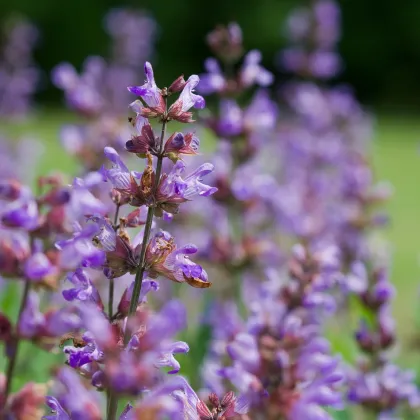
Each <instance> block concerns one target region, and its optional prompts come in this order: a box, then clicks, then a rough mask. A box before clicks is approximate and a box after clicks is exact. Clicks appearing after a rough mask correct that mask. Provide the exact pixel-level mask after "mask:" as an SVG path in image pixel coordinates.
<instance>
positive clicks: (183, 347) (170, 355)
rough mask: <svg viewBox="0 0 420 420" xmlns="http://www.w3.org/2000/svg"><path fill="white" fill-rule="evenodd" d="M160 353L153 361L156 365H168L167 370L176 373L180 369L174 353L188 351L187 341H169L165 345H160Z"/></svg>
mask: <svg viewBox="0 0 420 420" xmlns="http://www.w3.org/2000/svg"><path fill="white" fill-rule="evenodd" d="M162 347H163V349H162V353H161V356H160V357H159V359H158V361H157V362H156V363H155V366H156V367H159V368H161V367H170V368H171V370H170V371H168V373H170V374H175V373H178V372H179V370H180V369H181V365H180V363H179V362H178V361H177V360H176V359H175V357H174V354H177V353H188V351H189V350H190V348H189V346H188V344H187V343H185V342H184V341H176V342H174V343H170V344H169V345H167V346H165V345H164V346H162Z"/></svg>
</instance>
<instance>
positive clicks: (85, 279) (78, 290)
mask: <svg viewBox="0 0 420 420" xmlns="http://www.w3.org/2000/svg"><path fill="white" fill-rule="evenodd" d="M67 280H68V281H70V282H71V283H73V284H74V286H75V287H74V288H72V289H67V290H63V297H64V299H66V300H67V301H70V302H71V301H74V300H79V301H81V302H87V301H91V302H94V303H96V304H97V305H98V306H99V307H101V308H103V304H102V300H101V297H100V295H99V293H98V290H97V289H96V287H95V285H94V284H93V283H92V281H91V280H90V278H89V276H88V274H87V273H86V271H84V270H83V269H81V268H78V269H77V270H76V271H75V272H74V273H70V274H68V275H67Z"/></svg>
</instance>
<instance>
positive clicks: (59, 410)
mask: <svg viewBox="0 0 420 420" xmlns="http://www.w3.org/2000/svg"><path fill="white" fill-rule="evenodd" d="M46 403H47V405H48V407H49V408H50V410H51V415H50V416H44V417H42V419H43V420H54V419H55V420H71V418H70V416H69V415H68V414H67V413H66V412H65V410H64V408H63V407H62V406H61V404H60V403H59V402H58V400H57V398H54V397H47V398H46Z"/></svg>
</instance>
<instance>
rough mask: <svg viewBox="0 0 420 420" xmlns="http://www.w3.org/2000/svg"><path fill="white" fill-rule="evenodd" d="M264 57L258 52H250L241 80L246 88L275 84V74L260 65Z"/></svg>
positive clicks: (245, 60)
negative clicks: (255, 85)
mask: <svg viewBox="0 0 420 420" xmlns="http://www.w3.org/2000/svg"><path fill="white" fill-rule="evenodd" d="M261 59H262V56H261V53H260V52H259V51H258V50H252V51H250V52H249V53H248V54H247V55H246V56H245V59H244V64H243V66H242V69H241V74H240V80H241V84H242V85H243V86H244V87H250V86H252V85H254V84H257V85H259V86H262V87H265V86H269V85H271V83H273V79H274V77H273V74H272V73H270V72H269V71H268V70H266V69H265V68H264V67H262V66H261V65H260V62H261Z"/></svg>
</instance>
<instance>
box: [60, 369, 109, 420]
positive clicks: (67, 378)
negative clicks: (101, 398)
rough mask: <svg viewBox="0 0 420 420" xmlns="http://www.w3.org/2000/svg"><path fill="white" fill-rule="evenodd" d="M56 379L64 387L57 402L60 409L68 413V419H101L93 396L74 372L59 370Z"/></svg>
mask: <svg viewBox="0 0 420 420" xmlns="http://www.w3.org/2000/svg"><path fill="white" fill-rule="evenodd" d="M57 378H58V380H59V381H60V382H61V383H62V384H63V386H64V390H63V391H62V393H61V394H60V395H59V398H58V400H59V401H60V404H61V407H64V408H65V409H66V411H67V412H68V413H70V418H76V419H80V420H99V419H101V418H102V416H101V411H100V408H99V404H98V401H97V399H96V398H95V394H92V393H91V392H89V391H88V390H87V389H86V388H85V387H84V385H83V384H82V382H81V380H80V378H79V376H78V375H77V374H76V373H75V372H72V371H71V370H70V369H66V368H64V369H61V370H60V372H59V373H58V375H57Z"/></svg>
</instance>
